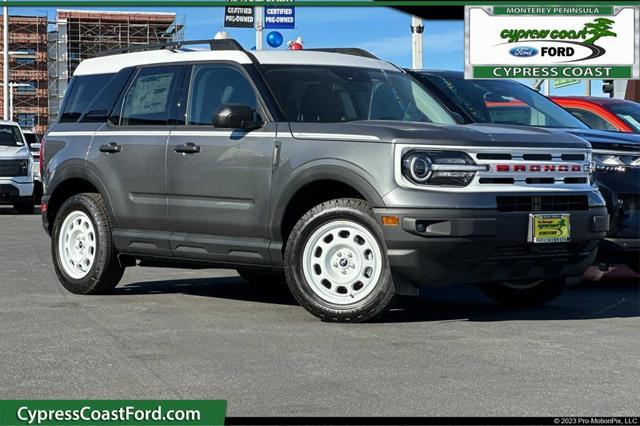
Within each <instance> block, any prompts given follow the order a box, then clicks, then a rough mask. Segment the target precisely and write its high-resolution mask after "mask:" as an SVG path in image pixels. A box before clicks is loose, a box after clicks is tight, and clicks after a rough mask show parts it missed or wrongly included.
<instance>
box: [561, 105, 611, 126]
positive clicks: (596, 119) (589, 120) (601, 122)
mask: <svg viewBox="0 0 640 426" xmlns="http://www.w3.org/2000/svg"><path fill="white" fill-rule="evenodd" d="M565 109H566V110H567V111H569V112H570V113H571V114H573V115H574V117H576V118H577V119H579V120H580V121H582V122H583V123H584V124H586V125H587V126H589V127H591V128H592V129H598V130H613V131H617V130H618V129H616V127H615V126H613V125H612V124H611V123H609V122H608V121H607V120H605V119H604V118H602V117H600V116H599V115H597V114H596V113H594V112H591V111H587V110H586V109H582V108H565Z"/></svg>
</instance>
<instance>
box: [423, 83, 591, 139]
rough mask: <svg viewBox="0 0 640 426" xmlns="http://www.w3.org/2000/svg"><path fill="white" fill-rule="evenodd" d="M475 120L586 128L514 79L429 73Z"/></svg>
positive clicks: (480, 121) (552, 103)
mask: <svg viewBox="0 0 640 426" xmlns="http://www.w3.org/2000/svg"><path fill="white" fill-rule="evenodd" d="M429 81H431V82H432V83H433V84H435V85H436V86H437V87H438V88H439V89H440V90H442V91H443V92H444V94H445V95H446V96H448V97H449V98H451V100H452V101H453V102H455V103H456V104H457V105H458V106H459V107H460V108H462V109H463V110H464V111H465V112H466V113H467V114H469V115H470V116H471V117H472V118H473V121H474V122H477V123H496V124H517V125H523V126H538V127H565V128H575V129H587V128H588V127H587V126H586V125H585V124H584V123H582V122H581V121H580V120H578V119H577V118H575V117H574V116H573V115H571V114H570V113H569V112H568V111H565V110H564V109H563V108H562V107H560V106H559V105H557V104H556V103H554V102H553V101H551V100H549V99H548V98H546V97H545V96H543V95H541V94H539V93H538V92H536V91H534V90H531V89H529V88H528V87H526V86H525V85H523V84H520V83H516V82H515V81H504V80H464V79H462V78H449V77H441V76H429Z"/></svg>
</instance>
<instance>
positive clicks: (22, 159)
mask: <svg viewBox="0 0 640 426" xmlns="http://www.w3.org/2000/svg"><path fill="white" fill-rule="evenodd" d="M33 164H34V161H33V155H32V154H31V151H30V149H29V145H28V144H27V142H26V139H25V137H24V134H23V133H22V130H21V129H20V126H18V124H17V123H15V122H13V121H0V204H12V205H13V206H14V208H15V209H16V210H18V212H19V213H23V214H32V213H33V211H34V199H33V189H34V176H33Z"/></svg>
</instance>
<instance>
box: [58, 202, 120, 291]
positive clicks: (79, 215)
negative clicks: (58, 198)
mask: <svg viewBox="0 0 640 426" xmlns="http://www.w3.org/2000/svg"><path fill="white" fill-rule="evenodd" d="M51 252H52V257H53V261H54V267H55V270H56V274H57V276H58V279H59V280H60V282H61V283H62V285H63V286H64V288H66V289H67V290H69V291H70V292H71V293H76V294H104V293H108V292H110V291H111V290H113V288H114V287H115V286H116V285H118V282H119V281H120V279H121V278H122V274H123V273H124V267H123V266H121V265H120V263H119V262H118V258H117V252H116V250H115V248H114V247H113V243H112V240H111V224H110V222H109V217H108V216H107V211H106V209H105V207H104V202H103V200H102V197H101V196H100V195H99V194H78V195H74V196H72V197H71V198H69V199H68V200H67V201H65V202H64V204H63V205H62V206H61V207H60V211H59V212H58V214H57V215H56V218H55V221H54V224H53V234H52V239H51Z"/></svg>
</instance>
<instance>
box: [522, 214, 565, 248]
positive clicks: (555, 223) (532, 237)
mask: <svg viewBox="0 0 640 426" xmlns="http://www.w3.org/2000/svg"><path fill="white" fill-rule="evenodd" d="M570 240H571V226H570V215H568V214H530V215H529V241H530V242H533V243H564V242H567V241H570Z"/></svg>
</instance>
